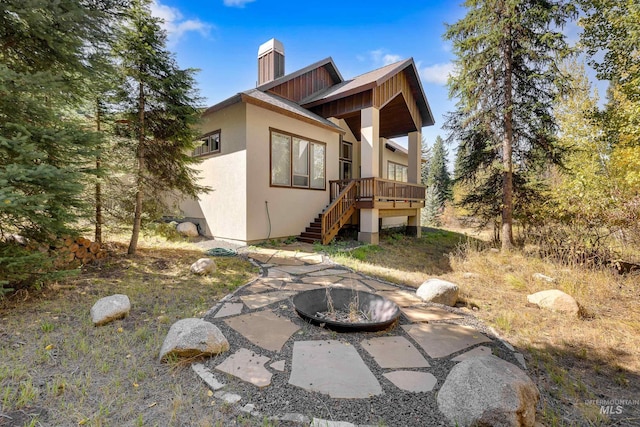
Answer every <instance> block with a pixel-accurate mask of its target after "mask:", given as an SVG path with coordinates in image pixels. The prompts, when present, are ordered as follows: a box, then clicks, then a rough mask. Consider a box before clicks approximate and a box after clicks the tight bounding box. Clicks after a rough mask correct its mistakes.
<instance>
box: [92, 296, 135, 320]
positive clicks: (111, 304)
mask: <svg viewBox="0 0 640 427" xmlns="http://www.w3.org/2000/svg"><path fill="white" fill-rule="evenodd" d="M130 310H131V302H130V301H129V297H128V296H126V295H122V294H115V295H111V296H108V297H104V298H100V299H99V300H98V301H97V302H96V303H95V304H93V307H91V321H92V322H93V325H94V326H102V325H106V324H107V323H109V322H112V321H114V320H117V319H122V318H124V317H127V315H128V314H129V311H130Z"/></svg>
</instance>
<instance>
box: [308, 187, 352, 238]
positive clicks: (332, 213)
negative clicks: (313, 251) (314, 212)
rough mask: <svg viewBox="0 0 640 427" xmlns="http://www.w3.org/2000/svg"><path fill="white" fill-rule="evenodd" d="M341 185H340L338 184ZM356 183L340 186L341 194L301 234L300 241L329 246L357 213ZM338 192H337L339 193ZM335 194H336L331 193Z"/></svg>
mask: <svg viewBox="0 0 640 427" xmlns="http://www.w3.org/2000/svg"><path fill="white" fill-rule="evenodd" d="M336 185H339V184H336ZM356 190H357V189H356V182H355V181H350V182H348V184H347V185H345V186H344V187H343V186H339V188H338V191H339V194H338V195H337V196H336V197H335V198H333V200H332V202H331V203H330V204H329V206H327V207H326V208H324V210H323V211H322V213H320V214H319V215H318V216H317V217H316V218H315V219H314V220H313V221H312V222H311V223H310V224H309V226H308V227H307V228H306V229H305V231H304V232H303V233H301V234H300V236H299V237H298V240H300V241H302V242H307V243H316V242H320V243H322V244H323V245H326V244H328V243H329V242H330V241H331V240H333V238H334V237H335V236H336V234H338V231H340V229H341V228H342V226H343V225H345V224H346V223H347V222H348V221H349V219H350V218H351V216H352V215H353V214H354V212H355V211H356ZM338 191H336V192H338ZM331 193H332V194H334V192H333V191H332V192H331Z"/></svg>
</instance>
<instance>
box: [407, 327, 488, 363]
mask: <svg viewBox="0 0 640 427" xmlns="http://www.w3.org/2000/svg"><path fill="white" fill-rule="evenodd" d="M402 328H403V329H404V330H405V331H407V333H408V334H409V335H410V336H411V338H413V339H414V340H415V341H416V342H417V343H418V344H419V345H420V347H422V348H423V350H424V351H426V352H427V354H428V355H429V356H430V357H433V358H439V357H444V356H448V355H450V354H452V353H456V352H458V351H460V350H463V349H465V348H467V347H471V346H473V345H475V344H480V343H483V342H491V340H490V339H489V338H487V337H486V336H485V335H484V334H482V333H480V332H478V331H477V330H475V329H473V328H470V327H467V326H461V325H450V324H444V323H443V324H431V323H420V324H417V325H402Z"/></svg>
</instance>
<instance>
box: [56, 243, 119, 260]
mask: <svg viewBox="0 0 640 427" xmlns="http://www.w3.org/2000/svg"><path fill="white" fill-rule="evenodd" d="M51 252H52V255H54V256H55V257H56V260H57V262H58V263H60V264H78V263H80V264H89V263H91V262H93V261H95V260H97V259H103V258H106V257H107V251H106V250H105V249H104V248H103V247H102V246H101V245H100V243H97V242H92V241H91V240H89V239H87V238H84V237H77V238H73V237H65V238H62V239H57V240H56V241H55V242H54V244H53V247H52V248H51Z"/></svg>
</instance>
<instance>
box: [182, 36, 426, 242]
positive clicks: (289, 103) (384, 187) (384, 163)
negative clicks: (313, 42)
mask: <svg viewBox="0 0 640 427" xmlns="http://www.w3.org/2000/svg"><path fill="white" fill-rule="evenodd" d="M284 60H285V55H284V47H283V45H282V43H280V42H279V41H278V40H275V39H272V40H269V41H268V42H267V43H265V44H263V45H262V46H260V48H259V51H258V84H257V87H256V88H254V89H249V90H247V91H244V92H241V93H238V94H236V95H235V96H232V97H231V98H229V99H226V100H224V101H222V102H220V103H218V104H216V105H214V106H212V107H210V108H208V109H207V110H206V111H205V112H204V113H203V117H202V121H201V125H200V126H201V132H202V137H201V141H202V144H201V145H200V146H199V147H198V148H197V149H196V150H195V151H194V155H195V156H201V157H202V160H203V161H202V163H201V164H200V165H199V168H200V169H201V179H202V180H203V183H204V184H206V185H208V186H210V187H211V188H212V189H213V191H211V192H210V193H208V194H204V195H202V196H201V197H200V198H199V199H198V200H185V201H183V202H182V203H181V204H180V209H181V211H182V212H181V213H182V215H183V216H184V217H185V218H188V219H189V220H190V221H193V222H196V223H198V224H199V226H200V229H201V232H202V233H203V234H205V235H208V236H213V237H216V238H220V239H226V240H233V241H240V242H246V243H250V242H256V241H264V240H266V239H272V238H283V237H289V236H300V238H301V239H303V240H309V241H313V240H320V241H323V242H325V243H326V242H328V241H330V240H331V239H332V238H333V237H334V236H335V235H336V233H337V232H338V230H339V229H340V228H341V227H342V226H344V225H345V224H353V225H356V226H358V227H359V233H358V239H359V240H361V241H364V242H368V243H374V244H375V243H377V242H378V232H379V229H380V227H381V226H385V225H388V224H394V223H395V224H398V223H405V224H407V225H408V230H409V231H410V232H412V233H413V234H419V233H420V227H419V225H420V224H419V222H420V209H421V208H422V207H424V192H425V189H424V187H423V186H422V185H420V184H419V182H420V162H421V139H422V138H421V129H422V127H423V126H430V125H433V123H434V120H433V115H432V113H431V110H430V107H429V103H428V102H427V98H426V96H425V94H424V91H423V88H422V85H421V83H420V78H419V76H418V72H417V69H416V65H415V63H414V61H413V59H407V60H404V61H400V62H396V63H394V64H391V65H387V66H385V67H382V68H379V69H377V70H373V71H371V72H369V73H366V74H363V75H360V76H358V77H355V78H353V79H350V80H345V79H344V78H343V77H342V75H341V74H340V72H339V71H338V68H337V67H336V65H335V63H334V62H333V60H332V59H331V58H326V59H323V60H321V61H318V62H316V63H315V64H311V65H309V66H307V67H305V68H302V69H300V70H297V71H295V72H293V73H290V74H285V71H284ZM402 136H406V137H407V139H408V149H405V148H403V147H402V146H400V145H398V144H396V143H395V142H393V141H391V140H390V138H395V137H402Z"/></svg>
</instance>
